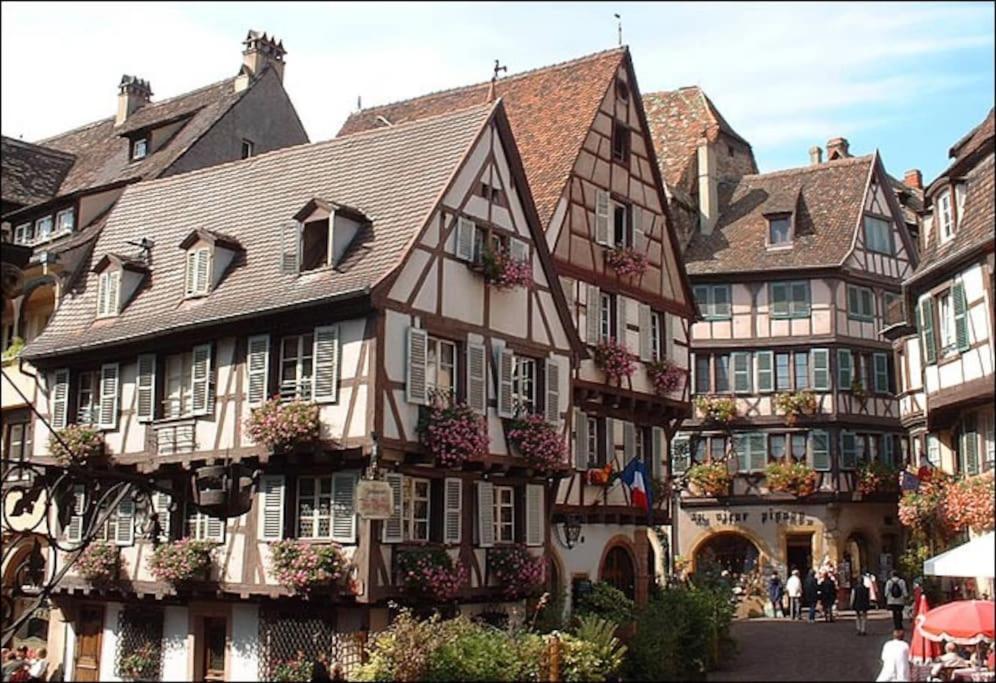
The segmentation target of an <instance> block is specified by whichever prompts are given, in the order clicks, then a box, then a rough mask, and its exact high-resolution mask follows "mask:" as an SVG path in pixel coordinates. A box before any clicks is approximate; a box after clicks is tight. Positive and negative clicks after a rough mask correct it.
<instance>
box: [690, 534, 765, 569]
mask: <svg viewBox="0 0 996 683" xmlns="http://www.w3.org/2000/svg"><path fill="white" fill-rule="evenodd" d="M759 557H760V552H759V551H758V548H757V546H756V545H754V543H753V542H752V541H751V540H750V539H749V538H747V537H746V536H742V535H741V534H738V533H732V532H731V533H723V534H716V535H715V536H713V537H712V538H710V539H708V540H706V541H705V542H704V543H702V545H700V546H699V548H698V550H696V551H695V566H696V567H698V566H700V564H701V563H702V562H703V561H706V562H709V561H711V562H715V563H717V564H718V565H720V566H721V567H722V568H723V569H726V570H728V571H729V572H730V573H731V574H734V575H740V574H744V573H745V572H750V571H752V570H754V569H757V565H758V559H759Z"/></svg>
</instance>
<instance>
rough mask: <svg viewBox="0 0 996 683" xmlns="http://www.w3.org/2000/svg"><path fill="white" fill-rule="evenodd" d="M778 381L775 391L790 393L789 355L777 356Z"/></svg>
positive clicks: (781, 354)
mask: <svg viewBox="0 0 996 683" xmlns="http://www.w3.org/2000/svg"><path fill="white" fill-rule="evenodd" d="M775 368H776V379H775V382H776V384H775V389H777V390H778V391H788V390H789V389H791V386H790V385H789V355H788V354H787V353H778V354H775Z"/></svg>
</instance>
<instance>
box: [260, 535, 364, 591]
mask: <svg viewBox="0 0 996 683" xmlns="http://www.w3.org/2000/svg"><path fill="white" fill-rule="evenodd" d="M270 557H271V568H272V570H273V576H274V578H275V579H276V580H277V582H278V583H280V584H281V585H283V586H285V587H286V588H288V589H290V590H292V591H294V592H295V593H299V594H307V593H308V592H309V591H311V590H312V589H313V588H318V587H321V586H328V587H336V588H338V587H339V586H340V584H341V583H342V581H343V579H344V578H345V577H346V572H347V569H348V563H347V562H346V557H345V556H344V555H343V553H342V548H341V547H340V546H339V545H338V544H336V543H333V544H331V545H312V544H311V543H306V542H304V541H299V540H297V539H287V540H284V541H277V542H276V543H271V544H270Z"/></svg>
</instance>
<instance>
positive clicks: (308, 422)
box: [246, 396, 321, 453]
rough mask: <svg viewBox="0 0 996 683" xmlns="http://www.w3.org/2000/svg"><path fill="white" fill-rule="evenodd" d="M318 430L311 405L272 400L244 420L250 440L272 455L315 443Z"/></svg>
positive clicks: (316, 406) (308, 402)
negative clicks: (266, 449) (269, 451)
mask: <svg viewBox="0 0 996 683" xmlns="http://www.w3.org/2000/svg"><path fill="white" fill-rule="evenodd" d="M320 430H321V423H320V421H319V413H318V404H316V403H312V402H310V401H302V400H294V401H281V400H280V398H279V397H277V396H274V397H273V398H271V399H270V400H268V401H265V402H264V403H263V404H262V405H261V406H259V407H258V408H256V409H254V410H253V411H252V413H251V414H250V415H249V417H248V418H246V431H247V433H248V434H249V438H251V439H252V440H253V441H255V442H256V443H258V444H262V445H264V446H266V447H267V448H269V449H270V450H271V451H272V452H274V453H280V452H284V451H289V450H291V449H293V448H294V447H295V446H298V445H301V444H306V443H311V442H313V441H316V440H317V439H318V435H319V433H320Z"/></svg>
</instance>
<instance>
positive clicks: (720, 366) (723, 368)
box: [716, 354, 730, 392]
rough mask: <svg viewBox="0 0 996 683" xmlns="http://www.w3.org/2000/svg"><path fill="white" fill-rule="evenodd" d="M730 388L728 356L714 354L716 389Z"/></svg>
mask: <svg viewBox="0 0 996 683" xmlns="http://www.w3.org/2000/svg"><path fill="white" fill-rule="evenodd" d="M729 390H730V356H729V355H727V354H724V355H722V356H716V391H717V392H721V391H729Z"/></svg>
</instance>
